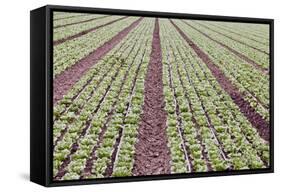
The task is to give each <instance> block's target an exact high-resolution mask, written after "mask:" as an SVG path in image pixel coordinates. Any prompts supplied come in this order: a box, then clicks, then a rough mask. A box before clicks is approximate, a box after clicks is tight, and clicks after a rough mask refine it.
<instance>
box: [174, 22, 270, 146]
mask: <svg viewBox="0 0 281 192" xmlns="http://www.w3.org/2000/svg"><path fill="white" fill-rule="evenodd" d="M170 22H171V23H172V24H173V25H174V27H175V28H176V29H177V31H178V32H179V34H180V35H181V36H182V37H183V38H184V39H185V41H186V42H187V43H188V45H189V46H190V47H191V48H192V49H193V50H194V51H195V53H196V54H197V55H198V57H199V58H200V59H201V60H202V61H203V62H204V63H205V64H206V65H207V67H208V68H209V69H210V71H211V72H212V74H213V75H214V77H215V78H216V80H217V81H218V83H219V84H220V86H221V87H222V88H223V89H224V90H225V91H226V92H227V93H228V94H229V95H230V97H231V98H232V100H233V102H234V103H235V104H236V105H237V106H238V107H239V108H240V111H241V112H242V113H243V114H244V116H245V117H247V119H248V120H249V122H251V124H252V125H253V126H254V127H255V128H256V129H257V131H258V132H259V135H260V136H261V137H262V138H263V139H265V140H266V141H269V136H270V135H269V124H268V122H266V120H264V119H263V118H262V116H261V115H260V114H258V113H257V112H256V111H255V109H254V108H253V107H251V105H250V103H249V102H247V101H246V100H245V99H244V98H243V96H242V95H241V94H240V92H239V90H238V89H237V87H235V86H234V85H233V84H232V83H231V81H230V80H229V79H228V78H227V77H226V76H225V75H224V73H223V72H222V71H221V70H220V68H219V67H218V66H217V65H215V63H214V62H213V61H212V60H211V59H210V57H209V56H208V55H207V54H206V53H205V52H203V51H202V50H201V49H200V48H199V47H198V46H197V45H196V44H194V42H193V41H192V40H191V39H190V38H189V37H188V36H187V35H186V34H185V33H184V32H183V31H182V30H181V29H180V28H179V27H178V26H177V25H176V24H175V23H174V22H173V21H172V20H170Z"/></svg>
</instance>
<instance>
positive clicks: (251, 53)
mask: <svg viewBox="0 0 281 192" xmlns="http://www.w3.org/2000/svg"><path fill="white" fill-rule="evenodd" d="M185 22H186V23H188V24H190V25H192V26H193V27H195V28H197V29H198V30H200V31H204V33H205V34H207V35H208V36H210V37H212V38H214V39H216V40H217V41H219V42H222V43H223V44H225V45H227V46H229V47H231V48H233V49H234V50H236V51H238V52H242V53H243V54H244V55H246V56H247V57H249V58H250V59H252V60H254V61H255V62H256V63H257V64H259V65H260V66H262V67H264V68H268V67H269V55H268V54H265V53H262V52H259V51H257V50H255V49H253V48H251V47H248V46H246V45H245V44H241V43H239V42H237V41H234V40H232V39H229V38H227V37H225V36H222V35H220V34H218V33H215V32H214V31H211V30H209V29H206V28H204V27H203V26H201V25H199V24H198V23H195V22H193V21H189V20H186V21H185Z"/></svg>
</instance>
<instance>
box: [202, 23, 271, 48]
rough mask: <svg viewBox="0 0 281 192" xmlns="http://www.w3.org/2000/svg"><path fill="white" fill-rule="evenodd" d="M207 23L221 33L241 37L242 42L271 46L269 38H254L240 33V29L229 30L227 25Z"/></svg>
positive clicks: (251, 35)
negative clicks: (249, 41) (248, 41)
mask: <svg viewBox="0 0 281 192" xmlns="http://www.w3.org/2000/svg"><path fill="white" fill-rule="evenodd" d="M205 22H206V21H205ZM206 23H207V24H208V25H211V26H213V27H214V28H216V29H220V30H221V31H223V32H225V33H227V34H232V35H235V37H238V38H239V37H240V38H241V40H244V39H248V40H251V41H254V42H257V43H260V44H262V45H265V46H269V40H268V37H267V39H266V38H259V37H256V36H254V35H253V34H249V33H247V32H242V31H239V29H232V28H228V27H227V26H226V25H220V23H218V22H206Z"/></svg>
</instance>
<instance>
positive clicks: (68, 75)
mask: <svg viewBox="0 0 281 192" xmlns="http://www.w3.org/2000/svg"><path fill="white" fill-rule="evenodd" d="M142 19H143V18H139V19H138V20H136V21H135V22H133V23H132V24H131V25H130V26H128V27H126V28H125V29H123V30H122V31H121V32H119V33H118V34H117V35H116V36H114V37H113V38H112V39H111V40H109V41H107V42H106V43H104V44H103V45H102V46H100V47H99V48H97V49H96V50H94V51H93V52H92V53H90V54H89V55H88V56H86V57H84V58H83V59H81V60H80V61H78V62H77V63H76V64H74V65H72V66H71V67H70V68H68V69H66V70H65V71H63V72H62V73H61V74H59V75H58V76H57V77H56V78H55V79H54V82H53V90H54V91H53V104H54V105H55V104H56V103H57V101H59V100H60V99H62V98H63V96H64V95H65V94H66V93H67V92H68V90H69V89H70V88H71V87H72V86H73V85H74V84H75V83H76V82H77V81H78V80H79V79H80V78H81V77H82V76H83V75H84V74H85V73H86V72H87V71H88V70H89V69H90V68H91V67H92V66H93V65H94V64H96V63H97V62H98V61H99V60H100V59H101V58H102V57H103V56H104V55H105V54H107V53H108V52H109V51H110V50H111V49H113V47H114V46H116V45H117V44H118V43H119V42H120V41H121V40H122V39H124V38H125V37H126V35H127V34H128V33H129V32H130V31H131V30H132V29H133V28H135V27H136V26H137V25H138V24H139V23H140V22H141V20H142Z"/></svg>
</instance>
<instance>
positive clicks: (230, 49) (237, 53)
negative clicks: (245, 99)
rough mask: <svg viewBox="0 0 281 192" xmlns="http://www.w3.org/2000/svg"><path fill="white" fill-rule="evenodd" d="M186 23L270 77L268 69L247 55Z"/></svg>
mask: <svg viewBox="0 0 281 192" xmlns="http://www.w3.org/2000/svg"><path fill="white" fill-rule="evenodd" d="M182 22H184V23H185V24H186V25H188V26H189V27H191V28H192V29H194V30H196V31H197V32H199V33H201V34H202V35H204V36H205V37H207V38H208V39H210V40H212V41H214V42H216V43H217V44H219V45H220V46H222V47H224V48H226V49H227V50H229V51H230V52H232V53H233V54H234V55H236V56H238V57H239V58H241V59H242V60H244V61H246V62H247V63H249V64H251V65H252V66H254V67H255V68H256V69H258V70H259V71H261V72H262V73H263V74H266V75H268V69H266V68H263V67H262V66H261V65H259V64H258V63H256V62H255V61H254V60H252V59H250V58H248V57H247V56H246V55H244V54H242V53H240V52H238V51H236V50H234V49H232V48H231V47H229V46H227V45H225V44H223V43H222V42H220V41H218V40H216V39H214V38H212V37H210V36H209V35H207V34H206V33H204V32H202V31H200V30H199V29H197V28H195V27H194V26H192V25H190V24H189V23H186V22H185V21H182Z"/></svg>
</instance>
